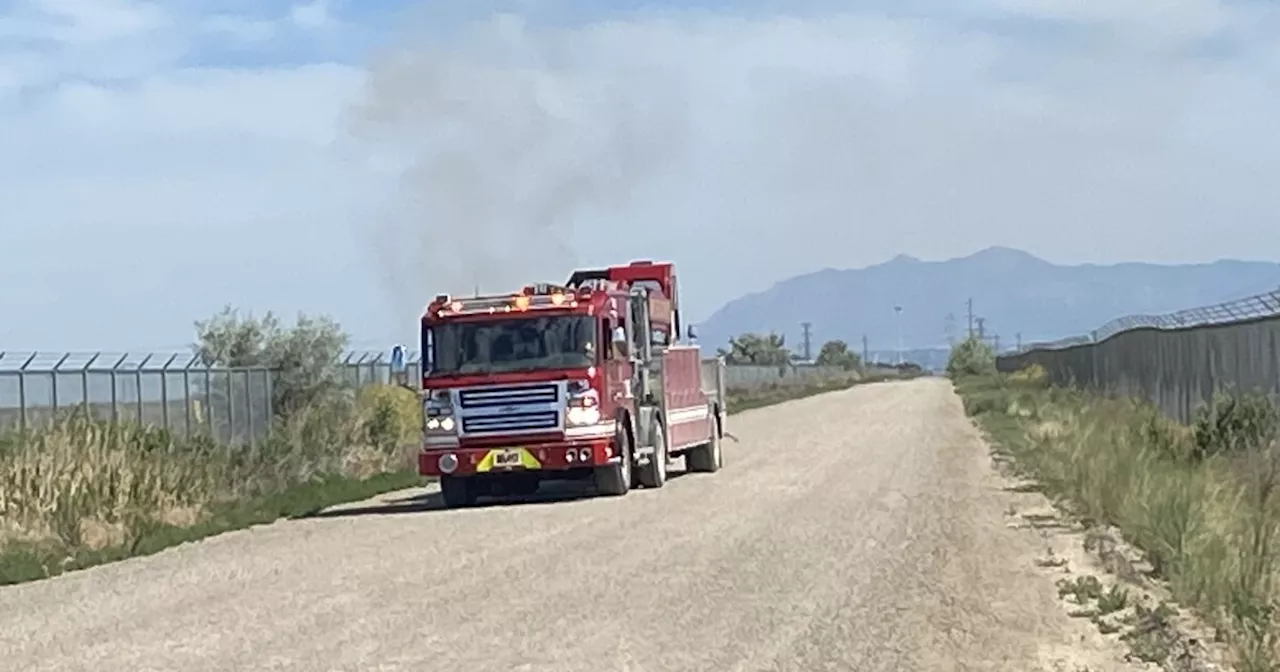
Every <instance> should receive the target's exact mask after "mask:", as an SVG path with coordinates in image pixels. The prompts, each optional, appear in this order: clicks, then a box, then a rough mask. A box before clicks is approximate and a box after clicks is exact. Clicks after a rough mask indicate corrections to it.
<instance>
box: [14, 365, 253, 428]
mask: <svg viewBox="0 0 1280 672" xmlns="http://www.w3.org/2000/svg"><path fill="white" fill-rule="evenodd" d="M271 375H272V373H271V371H270V370H268V369H265V368H242V369H222V368H216V367H205V366H203V365H202V364H201V363H200V362H199V360H198V359H197V358H196V357H194V356H192V355H189V354H172V353H170V354H157V353H141V354H137V353H110V354H109V353H89V354H77V353H56V354H49V353H36V352H25V353H13V352H0V431H5V430H22V429H25V428H34V427H39V426H41V425H46V424H48V423H49V422H51V421H52V420H53V419H54V418H55V417H57V416H58V415H59V414H62V413H66V412H70V411H72V410H81V411H84V412H87V413H88V414H90V415H91V416H92V417H94V418H98V419H102V420H110V421H115V422H138V423H142V424H147V425H154V426H157V427H164V428H166V429H168V430H170V431H172V432H174V433H175V434H177V435H179V436H190V435H193V434H197V433H201V432H207V433H209V434H210V435H211V436H212V437H213V438H214V439H216V440H218V441H222V442H233V443H253V442H256V441H258V440H261V439H262V438H263V437H265V435H266V431H267V430H268V428H269V427H270V418H271V416H272V407H271V394H270V380H271Z"/></svg>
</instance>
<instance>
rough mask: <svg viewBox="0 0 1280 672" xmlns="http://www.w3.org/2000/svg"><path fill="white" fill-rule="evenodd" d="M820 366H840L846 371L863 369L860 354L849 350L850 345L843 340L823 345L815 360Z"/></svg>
mask: <svg viewBox="0 0 1280 672" xmlns="http://www.w3.org/2000/svg"><path fill="white" fill-rule="evenodd" d="M814 363H816V364H817V365H818V366H838V367H840V368H842V369H844V370H846V371H856V370H860V369H861V368H862V358H861V357H859V356H858V353H856V352H851V351H850V350H849V344H848V343H845V342H844V341H841V340H834V341H827V342H826V343H823V344H822V347H821V348H820V349H819V350H818V357H817V359H816V360H814Z"/></svg>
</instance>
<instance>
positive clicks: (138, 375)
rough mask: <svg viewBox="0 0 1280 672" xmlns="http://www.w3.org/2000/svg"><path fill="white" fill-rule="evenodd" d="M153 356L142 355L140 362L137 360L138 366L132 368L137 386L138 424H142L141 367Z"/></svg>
mask: <svg viewBox="0 0 1280 672" xmlns="http://www.w3.org/2000/svg"><path fill="white" fill-rule="evenodd" d="M153 356H154V355H147V356H146V357H144V358H143V359H142V361H141V362H138V368H136V369H134V377H135V379H136V380H135V382H136V384H137V386H138V388H137V392H138V424H139V425H142V424H144V423H143V418H142V369H143V367H145V366H146V365H147V362H150V361H151V358H152V357H153Z"/></svg>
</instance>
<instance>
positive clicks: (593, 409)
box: [565, 380, 600, 426]
mask: <svg viewBox="0 0 1280 672" xmlns="http://www.w3.org/2000/svg"><path fill="white" fill-rule="evenodd" d="M568 392H569V399H568V402H567V404H568V412H567V413H566V414H565V420H566V421H567V422H568V424H570V425H574V426H582V425H594V424H596V423H597V422H600V395H599V394H598V393H597V392H596V391H595V390H593V389H591V387H590V386H589V385H588V384H587V382H586V381H585V380H583V381H575V382H574V383H570V385H569V390H568Z"/></svg>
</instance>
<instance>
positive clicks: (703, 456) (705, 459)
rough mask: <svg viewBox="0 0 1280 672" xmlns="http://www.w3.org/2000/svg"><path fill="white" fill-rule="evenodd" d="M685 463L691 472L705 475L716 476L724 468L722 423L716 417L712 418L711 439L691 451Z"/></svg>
mask: <svg viewBox="0 0 1280 672" xmlns="http://www.w3.org/2000/svg"><path fill="white" fill-rule="evenodd" d="M685 463H686V464H687V465H688V467H689V471H693V472H698V473H703V474H714V473H715V472H717V471H720V467H722V466H724V455H723V454H722V453H721V452H720V422H719V420H718V419H717V418H716V416H714V415H713V416H711V438H710V439H709V440H708V441H707V442H706V443H704V444H702V445H701V446H698V447H697V448H694V449H693V450H691V451H689V454H688V455H687V456H686V457H685Z"/></svg>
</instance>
